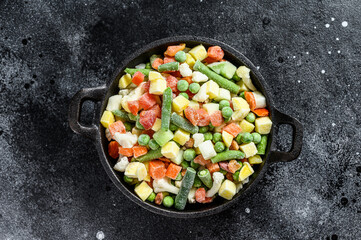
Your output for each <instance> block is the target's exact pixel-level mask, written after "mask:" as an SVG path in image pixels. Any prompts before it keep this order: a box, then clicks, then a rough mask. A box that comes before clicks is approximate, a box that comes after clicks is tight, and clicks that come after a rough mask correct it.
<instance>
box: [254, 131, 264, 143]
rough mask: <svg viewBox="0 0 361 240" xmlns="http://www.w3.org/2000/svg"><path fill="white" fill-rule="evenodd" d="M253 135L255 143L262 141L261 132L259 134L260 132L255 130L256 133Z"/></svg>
mask: <svg viewBox="0 0 361 240" xmlns="http://www.w3.org/2000/svg"><path fill="white" fill-rule="evenodd" d="M252 137H253V142H254V143H255V144H258V143H260V142H261V138H262V137H261V134H259V133H257V132H254V133H252Z"/></svg>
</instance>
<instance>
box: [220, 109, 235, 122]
mask: <svg viewBox="0 0 361 240" xmlns="http://www.w3.org/2000/svg"><path fill="white" fill-rule="evenodd" d="M232 114H233V110H232V108H230V107H224V108H222V116H223V117H224V118H225V119H228V118H230V117H231V116H232Z"/></svg>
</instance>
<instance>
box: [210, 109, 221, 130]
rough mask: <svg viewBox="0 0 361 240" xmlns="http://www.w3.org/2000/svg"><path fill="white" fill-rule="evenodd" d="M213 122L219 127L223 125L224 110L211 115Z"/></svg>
mask: <svg viewBox="0 0 361 240" xmlns="http://www.w3.org/2000/svg"><path fill="white" fill-rule="evenodd" d="M210 118H211V123H212V125H213V126H215V127H218V126H221V125H222V123H223V117H222V111H220V110H217V111H215V112H214V113H212V115H211V116H210Z"/></svg>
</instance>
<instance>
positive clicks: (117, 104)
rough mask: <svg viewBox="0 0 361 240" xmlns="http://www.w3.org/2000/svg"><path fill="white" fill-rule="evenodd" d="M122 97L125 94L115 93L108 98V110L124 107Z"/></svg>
mask: <svg viewBox="0 0 361 240" xmlns="http://www.w3.org/2000/svg"><path fill="white" fill-rule="evenodd" d="M122 98H123V96H121V95H114V96H111V97H110V98H109V99H108V104H107V108H106V110H108V111H114V110H119V109H121V108H122V105H121V103H122Z"/></svg>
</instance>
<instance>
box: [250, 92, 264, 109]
mask: <svg viewBox="0 0 361 240" xmlns="http://www.w3.org/2000/svg"><path fill="white" fill-rule="evenodd" d="M253 96H254V99H255V100H256V107H255V108H256V109H257V108H265V107H266V106H267V104H266V98H265V96H263V94H262V93H260V92H258V91H256V92H253Z"/></svg>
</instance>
